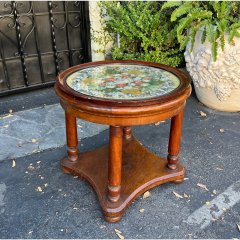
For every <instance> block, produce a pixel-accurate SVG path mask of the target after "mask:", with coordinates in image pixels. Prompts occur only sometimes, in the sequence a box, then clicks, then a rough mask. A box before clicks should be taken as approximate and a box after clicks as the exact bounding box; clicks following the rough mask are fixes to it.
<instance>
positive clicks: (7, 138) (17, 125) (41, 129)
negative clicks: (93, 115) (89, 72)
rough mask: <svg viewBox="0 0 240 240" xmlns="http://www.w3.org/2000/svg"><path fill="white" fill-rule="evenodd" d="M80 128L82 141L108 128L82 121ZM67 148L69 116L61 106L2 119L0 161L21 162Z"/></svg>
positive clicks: (15, 114) (0, 120) (0, 123)
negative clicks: (41, 152) (43, 153)
mask: <svg viewBox="0 0 240 240" xmlns="http://www.w3.org/2000/svg"><path fill="white" fill-rule="evenodd" d="M77 125H78V139H79V141H81V140H82V139H84V138H87V137H90V136H93V135H95V134H98V133H100V132H102V131H104V130H106V129H107V128H108V126H106V125H100V124H94V123H90V122H86V121H82V120H80V119H78V120H77ZM65 144H66V130H65V115H64V111H63V109H62V107H61V106H60V104H55V105H50V106H43V107H40V108H35V109H31V110H26V111H21V112H16V113H14V112H13V113H9V114H5V115H2V116H1V117H0V149H1V152H0V160H5V159H13V158H18V157H22V156H25V155H29V154H32V153H36V152H40V151H43V150H46V149H53V148H57V147H61V146H64V145H65Z"/></svg>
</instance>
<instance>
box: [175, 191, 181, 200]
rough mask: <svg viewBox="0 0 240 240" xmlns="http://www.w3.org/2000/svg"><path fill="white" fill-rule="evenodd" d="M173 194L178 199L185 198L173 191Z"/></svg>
mask: <svg viewBox="0 0 240 240" xmlns="http://www.w3.org/2000/svg"><path fill="white" fill-rule="evenodd" d="M173 194H174V195H175V196H176V197H177V198H183V197H182V196H181V195H179V194H178V193H176V192H174V191H173Z"/></svg>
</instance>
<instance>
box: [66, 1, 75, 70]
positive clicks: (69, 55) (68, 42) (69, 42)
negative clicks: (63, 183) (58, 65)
mask: <svg viewBox="0 0 240 240" xmlns="http://www.w3.org/2000/svg"><path fill="white" fill-rule="evenodd" d="M64 9H65V18H66V31H67V46H68V50H69V53H68V59H69V64H70V67H72V66H73V61H72V50H71V41H70V39H69V29H68V1H65V5H64Z"/></svg>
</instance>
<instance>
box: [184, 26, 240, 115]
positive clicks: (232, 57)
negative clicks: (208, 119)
mask: <svg viewBox="0 0 240 240" xmlns="http://www.w3.org/2000/svg"><path fill="white" fill-rule="evenodd" d="M202 33H203V28H202V29H201V30H199V31H198V33H197V35H196V37H195V43H194V46H193V51H192V52H191V53H190V48H191V42H189V43H188V45H187V47H186V51H185V53H184V55H185V60H186V67H187V71H188V72H189V74H190V76H191V77H192V79H193V83H194V87H195V91H196V95H197V98H198V100H199V101H200V102H202V103H203V104H205V105H206V106H208V107H210V108H213V109H217V110H220V111H228V112H236V111H240V38H238V37H234V38H233V41H232V42H231V43H230V44H228V36H229V33H227V32H226V33H225V43H226V45H225V48H224V52H223V51H222V49H221V44H220V42H219V43H218V53H217V61H216V62H214V61H213V57H212V51H211V43H209V42H208V41H207V40H206V41H205V42H204V43H203V44H202V43H201V37H202Z"/></svg>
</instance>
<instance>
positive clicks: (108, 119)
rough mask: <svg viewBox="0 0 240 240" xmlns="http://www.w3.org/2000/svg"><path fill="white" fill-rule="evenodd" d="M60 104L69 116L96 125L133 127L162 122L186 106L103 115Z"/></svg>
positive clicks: (62, 101)
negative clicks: (145, 111)
mask: <svg viewBox="0 0 240 240" xmlns="http://www.w3.org/2000/svg"><path fill="white" fill-rule="evenodd" d="M60 104H61V106H62V108H63V109H64V110H65V111H66V112H68V113H69V114H71V115H73V116H75V117H77V118H80V119H82V120H85V121H88V122H93V123H98V124H105V125H113V126H128V125H129V126H134V125H145V124H150V123H155V122H159V121H163V120H166V119H169V118H172V117H174V116H175V115H177V114H178V113H179V112H181V111H182V110H183V108H184V107H185V104H186V100H185V101H182V102H181V103H179V104H177V105H174V106H172V107H171V108H168V109H164V110H161V111H155V112H154V113H153V112H152V113H151V112H149V113H142V114H141V113H138V115H130V114H126V115H121V116H120V115H116V114H115V115H109V114H108V115H107V114H106V115H104V114H99V113H93V112H91V113H89V112H86V111H83V110H82V109H81V110H80V109H76V108H75V107H74V106H72V105H70V104H68V103H67V102H65V101H64V100H62V99H61V100H60Z"/></svg>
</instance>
